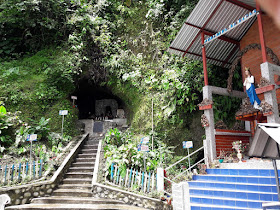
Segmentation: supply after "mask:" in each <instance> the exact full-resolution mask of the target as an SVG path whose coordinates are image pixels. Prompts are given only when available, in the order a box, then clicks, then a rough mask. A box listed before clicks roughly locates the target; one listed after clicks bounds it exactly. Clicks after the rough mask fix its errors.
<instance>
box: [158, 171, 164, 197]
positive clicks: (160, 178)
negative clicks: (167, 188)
mask: <svg viewBox="0 0 280 210" xmlns="http://www.w3.org/2000/svg"><path fill="white" fill-rule="evenodd" d="M157 191H158V192H163V191H164V171H163V168H157Z"/></svg>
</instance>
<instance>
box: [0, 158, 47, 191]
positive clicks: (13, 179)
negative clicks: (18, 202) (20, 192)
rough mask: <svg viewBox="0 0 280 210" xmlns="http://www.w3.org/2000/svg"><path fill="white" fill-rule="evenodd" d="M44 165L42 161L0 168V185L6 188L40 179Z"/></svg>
mask: <svg viewBox="0 0 280 210" xmlns="http://www.w3.org/2000/svg"><path fill="white" fill-rule="evenodd" d="M43 171H44V163H43V161H42V160H39V161H33V162H31V163H30V162H26V163H19V164H11V165H4V166H0V185H2V186H6V185H10V184H14V183H18V184H19V183H22V182H24V181H30V180H36V179H40V178H41V177H42V173H43Z"/></svg>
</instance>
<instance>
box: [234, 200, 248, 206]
mask: <svg viewBox="0 0 280 210" xmlns="http://www.w3.org/2000/svg"><path fill="white" fill-rule="evenodd" d="M236 206H237V207H248V204H247V201H236Z"/></svg>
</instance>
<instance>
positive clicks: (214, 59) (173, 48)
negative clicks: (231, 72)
mask: <svg viewBox="0 0 280 210" xmlns="http://www.w3.org/2000/svg"><path fill="white" fill-rule="evenodd" d="M169 48H170V49H172V50H177V51H180V52H183V53H185V52H186V51H185V50H181V49H178V48H175V47H169ZM187 54H190V55H195V56H198V57H202V55H199V54H197V53H192V52H187ZM206 58H207V59H210V60H213V61H217V62H221V63H224V62H225V61H222V60H219V59H216V58H211V57H207V56H206ZM225 64H229V65H231V63H228V62H225Z"/></svg>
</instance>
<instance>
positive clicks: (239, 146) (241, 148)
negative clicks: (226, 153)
mask: <svg viewBox="0 0 280 210" xmlns="http://www.w3.org/2000/svg"><path fill="white" fill-rule="evenodd" d="M232 148H233V149H235V150H236V151H237V152H238V151H240V152H244V151H245V149H246V146H245V145H244V144H243V143H242V141H234V142H232Z"/></svg>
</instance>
